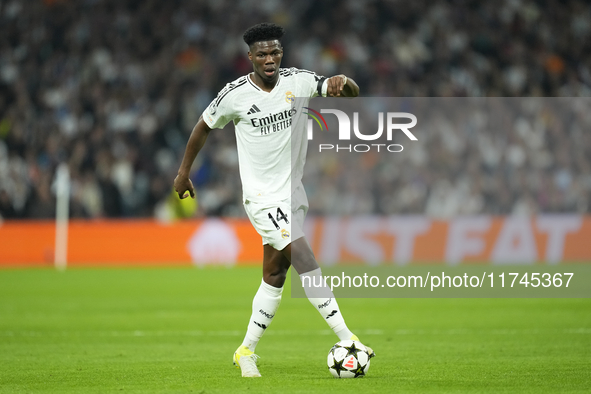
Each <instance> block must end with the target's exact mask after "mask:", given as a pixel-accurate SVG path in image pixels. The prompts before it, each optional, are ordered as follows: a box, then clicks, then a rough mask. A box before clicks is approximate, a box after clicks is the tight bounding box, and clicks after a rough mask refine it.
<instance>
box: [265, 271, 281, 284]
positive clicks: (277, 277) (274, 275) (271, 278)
mask: <svg viewBox="0 0 591 394" xmlns="http://www.w3.org/2000/svg"><path fill="white" fill-rule="evenodd" d="M286 277H287V271H285V270H279V271H275V272H269V273H265V274H264V275H263V279H264V281H265V283H267V284H269V285H271V286H273V287H283V284H284V283H285V278H286Z"/></svg>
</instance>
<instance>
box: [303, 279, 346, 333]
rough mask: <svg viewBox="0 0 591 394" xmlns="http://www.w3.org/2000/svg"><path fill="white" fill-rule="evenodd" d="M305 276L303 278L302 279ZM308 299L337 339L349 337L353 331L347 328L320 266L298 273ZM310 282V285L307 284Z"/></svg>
mask: <svg viewBox="0 0 591 394" xmlns="http://www.w3.org/2000/svg"><path fill="white" fill-rule="evenodd" d="M304 278H305V279H304ZM300 279H301V280H302V283H303V284H304V291H305V292H306V296H307V297H308V300H310V302H311V303H312V305H314V307H315V308H316V310H317V311H318V312H320V315H322V317H323V318H324V320H325V321H326V323H328V325H329V326H330V328H332V330H333V331H334V333H335V334H336V335H337V336H338V337H339V340H341V341H342V340H344V339H351V336H353V333H352V332H351V331H350V330H349V329H348V328H347V324H345V319H344V318H343V315H342V314H341V310H340V309H339V304H338V303H337V300H336V298H334V294H333V292H332V290H331V289H330V287H328V286H325V284H324V278H323V277H322V271H321V270H320V268H316V269H315V270H313V271H310V272H306V273H304V274H301V275H300ZM308 284H310V285H308Z"/></svg>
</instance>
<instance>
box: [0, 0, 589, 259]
mask: <svg viewBox="0 0 591 394" xmlns="http://www.w3.org/2000/svg"><path fill="white" fill-rule="evenodd" d="M0 4H1V9H0V23H1V24H2V31H3V32H4V34H2V37H1V38H0V51H1V53H2V57H1V61H0V92H1V94H0V117H1V120H0V215H1V216H2V218H3V220H4V221H5V225H4V226H3V227H0V231H4V233H3V234H4V236H3V237H2V238H3V239H4V240H5V242H6V245H13V246H14V245H18V242H17V243H16V244H15V243H14V241H16V240H18V239H19V237H20V235H19V234H20V232H19V231H21V230H20V229H19V228H20V227H19V228H16V229H11V228H10V227H8V226H7V225H8V224H11V223H13V222H12V220H14V219H17V220H18V219H51V218H54V217H55V184H54V182H55V173H56V167H57V165H58V164H59V163H61V162H65V163H67V164H68V167H69V169H70V174H71V178H72V189H71V196H70V215H71V218H73V219H95V220H96V219H100V220H101V221H104V219H112V218H117V219H121V218H123V219H133V218H144V219H146V218H156V220H157V221H158V222H159V223H162V222H168V223H170V222H171V221H174V220H176V219H178V218H179V217H181V218H182V217H193V218H201V219H204V218H212V217H214V218H216V217H223V218H245V213H244V210H243V208H242V203H241V193H240V192H238V185H239V184H240V180H239V175H238V171H237V155H236V149H235V137H234V135H233V131H232V128H231V126H228V127H227V128H226V129H225V130H224V131H216V132H214V133H212V134H211V136H210V138H209V139H208V142H207V147H206V149H204V151H203V152H202V153H201V155H200V156H199V158H198V160H197V162H196V166H195V168H196V170H195V171H194V172H193V174H192V179H193V182H194V184H195V186H196V188H197V193H198V201H199V206H198V211H197V212H194V210H193V207H188V209H182V208H181V207H179V206H178V205H177V204H178V202H177V201H175V199H174V196H173V195H172V194H171V182H172V179H173V178H174V176H175V175H176V170H177V168H178V163H179V162H180V159H181V157H182V153H183V150H184V146H185V143H186V140H187V138H188V135H189V133H190V130H191V129H192V127H193V125H194V124H195V122H196V120H197V118H198V117H199V115H200V113H201V111H202V110H203V108H205V106H206V105H207V104H208V103H209V102H210V100H211V99H212V98H213V97H214V96H215V94H216V93H217V91H218V90H219V89H221V88H222V87H223V85H224V84H225V83H226V82H228V81H231V80H233V79H235V78H237V77H238V76H240V75H243V74H244V73H247V72H248V71H249V70H250V65H249V63H248V60H247V58H246V57H245V52H246V47H245V45H244V43H243V42H242V40H241V34H242V32H243V31H244V29H245V28H246V27H248V26H249V25H250V24H251V22H253V21H259V20H270V21H274V22H277V23H280V24H282V25H284V26H285V27H286V29H287V35H286V37H285V40H284V46H285V57H284V60H283V65H284V66H297V67H301V68H306V69H311V70H315V71H317V72H318V73H320V74H324V75H332V74H334V73H337V72H344V73H346V74H349V75H351V76H353V77H354V78H355V79H356V81H357V82H358V83H359V85H360V86H361V87H362V93H363V95H364V96H408V97H417V96H419V97H420V96H435V97H447V96H511V97H518V96H556V97H560V96H589V95H590V92H591V90H590V85H591V73H590V69H589V68H590V64H591V55H590V53H591V51H590V50H589V49H590V48H589V45H591V44H590V40H589V36H590V35H591V22H590V16H589V15H590V12H591V11H590V7H589V5H588V4H586V3H585V2H582V1H569V2H566V3H565V2H559V1H542V2H535V1H529V2H527V1H523V2H519V1H517V2H514V1H504V2H501V3H499V4H495V5H493V4H482V3H481V2H471V1H467V2H453V1H451V2H450V1H437V2H422V1H419V2H413V3H412V4H409V5H406V6H404V7H401V6H400V3H398V2H395V1H392V2H388V1H364V2H352V1H350V2H331V1H327V2H321V3H318V2H311V1H302V2H297V4H288V3H285V2H280V1H273V0H269V1H265V2H263V3H261V4H259V3H257V2H252V1H244V2H240V4H239V5H236V6H235V7H236V8H233V7H234V6H233V5H232V4H231V2H224V1H220V2H192V3H191V4H186V3H185V2H180V1H170V2H166V3H164V2H159V1H109V0H105V1H95V0H86V1H79V2H73V1H49V0H48V1H34V2H30V3H26V4H25V3H24V2H22V1H3V2H2V3H0ZM230 9H234V10H235V12H228V10H230ZM513 127H517V125H513ZM513 131H514V130H511V129H509V130H505V132H504V133H502V134H496V135H495V134H493V133H491V132H490V131H488V132H487V131H486V130H483V131H482V132H481V135H482V139H486V142H485V143H482V141H481V142H478V141H474V139H470V138H468V137H467V135H466V134H463V133H465V132H464V131H462V130H455V135H452V137H454V138H452V139H451V141H452V142H451V143H449V141H450V139H449V138H444V137H445V136H444V135H443V133H442V135H441V136H435V137H434V138H430V139H429V142H428V143H426V144H425V146H424V158H423V160H422V161H420V162H418V163H412V162H411V163H410V166H407V167H405V171H404V172H399V173H396V172H395V171H392V174H390V176H389V177H388V178H387V179H385V178H384V177H383V176H382V175H381V174H382V173H383V171H380V168H378V166H377V163H373V164H372V163H371V162H369V161H368V162H369V163H368V164H367V165H366V167H365V168H364V170H365V172H364V176H363V180H364V185H363V187H364V189H365V190H366V193H367V195H361V196H359V195H351V196H348V195H347V192H346V191H345V194H343V198H340V199H339V201H342V204H336V205H334V204H333V205H332V206H333V210H332V211H329V210H328V208H327V207H326V205H327V204H326V202H325V201H323V200H322V193H319V196H318V197H317V198H316V197H315V195H311V201H310V203H311V207H312V208H311V214H312V215H323V214H331V215H347V216H355V215H381V216H384V215H401V214H404V215H406V214H418V215H426V216H427V217H429V218H433V219H441V220H449V219H451V218H454V217H457V216H460V215H521V216H528V215H537V214H556V213H561V214H565V213H566V214H575V215H585V214H587V213H588V212H589V210H590V209H591V205H590V196H591V164H590V163H591V161H590V158H589V155H590V154H591V153H590V152H591V134H589V133H587V132H584V130H580V129H564V128H562V127H560V125H552V124H546V125H544V126H543V127H542V130H541V131H540V132H539V133H538V135H537V136H536V137H537V139H538V140H540V139H541V141H538V143H536V144H531V143H529V142H530V141H528V138H526V136H523V135H522V134H521V136H520V134H519V133H518V132H513ZM487 133H488V135H487ZM452 134H453V133H452ZM445 139H446V140H447V141H445ZM454 141H455V142H454ZM372 165H373V166H375V168H374V167H372ZM317 172H318V173H320V174H321V176H319V177H318V176H317V177H316V178H315V179H313V181H314V182H315V183H316V184H325V185H326V184H335V183H336V181H335V174H338V173H339V171H338V168H332V167H331V168H321V169H319V171H317ZM327 195H328V194H327V193H324V196H325V197H326V196H327ZM325 200H326V198H325ZM335 207H336V208H335ZM118 223H119V222H118V221H117V223H115V224H114V226H115V227H116V226H118ZM202 223H203V222H202V221H197V222H196V228H197V227H198V226H200V225H201V224H202ZM216 223H217V222H215V223H213V224H212V227H213V228H214V229H218V228H219V227H220V226H219V225H217V224H216ZM27 224H28V225H29V226H32V225H33V224H32V223H31V222H30V221H28V222H27ZM17 225H18V226H22V224H21V223H20V222H19V223H17ZM82 225H83V224H82ZM103 225H104V224H103ZM152 225H153V226H154V227H155V228H160V227H158V226H159V224H157V223H153V224H152ZM40 229H41V227H35V231H41V230H40ZM8 230H10V231H9V232H7V231H8ZM26 231H33V230H30V229H29V230H26ZM172 231H175V230H172ZM108 233H109V232H108V231H107V232H105V233H103V234H104V235H105V236H106V235H107V234H108ZM585 234H587V232H586V231H583V233H582V234H579V236H581V237H585ZM153 236H156V235H155V233H154V234H153ZM179 236H184V237H185V240H188V239H189V238H190V237H188V236H186V235H179ZM44 237H45V238H48V239H50V238H51V237H52V234H50V233H45V236H44ZM105 238H108V237H105ZM213 238H216V237H213ZM21 239H22V238H21ZM241 242H242V243H243V244H250V243H251V242H252V241H251V240H250V239H248V240H246V239H243V240H242V241H241ZM491 242H492V241H491ZM20 245H21V249H22V250H25V251H26V250H29V252H30V253H29V255H28V256H26V257H24V256H23V255H22V254H21V251H18V252H17V251H16V250H17V249H16V247H13V248H12V250H13V251H15V253H13V254H12V255H11V256H8V254H4V253H3V255H4V256H5V258H4V259H0V260H3V262H4V263H8V262H10V261H13V260H14V259H15V256H14V254H16V255H21V258H20V262H23V260H26V262H28V263H37V264H39V263H46V262H47V261H48V260H49V261H51V255H52V253H53V252H52V248H53V246H52V245H51V242H48V243H46V244H43V245H41V246H39V247H38V248H37V250H36V251H34V252H33V249H34V248H32V247H31V245H29V244H26V243H22V242H21V244H20ZM36 245H40V243H37V244H36ZM76 245H77V244H76V243H71V244H70V247H71V248H74V249H75V248H78V249H79V250H83V249H84V248H86V247H87V246H86V245H83V246H76ZM107 245H108V244H105V246H107ZM187 248H188V247H185V248H183V253H184V254H183V256H184V257H183V258H182V260H188V258H187V257H188V256H189V254H190V253H189V251H188V249H187ZM104 249H111V250H114V251H115V252H114V253H113V256H112V258H111V260H112V259H113V258H115V260H116V255H117V254H119V255H120V251H121V249H117V248H114V247H111V248H108V247H106V248H104ZM172 249H173V248H171V255H170V256H171V257H170V258H169V260H175V261H176V260H178V258H179V255H178V251H177V252H174V251H173V250H172ZM31 253H34V254H31ZM73 253H74V255H78V253H77V252H76V251H75V250H74V251H73ZM212 253H213V252H212ZM220 253H221V252H220ZM210 254H211V253H210ZM225 256H226V255H224V254H222V255H221V256H218V257H215V253H214V256H209V257H207V258H206V260H207V259H209V260H223V258H224V257H225ZM570 256H571V257H570V259H571V260H573V259H574V260H583V259H587V258H588V256H587V255H586V254H585V253H583V254H581V253H579V254H575V255H570ZM201 257H203V258H205V257H204V256H201ZM255 257H256V255H255ZM479 258H480V259H486V256H485V255H482V256H480V257H479ZM17 260H18V259H17ZM74 260H75V259H74ZM93 260H94V261H95V262H100V261H101V260H102V261H104V260H105V258H104V256H98V257H96V258H94V259H92V256H90V257H87V258H86V261H93ZM165 260H166V258H165V256H164V260H160V261H165ZM238 260H245V259H244V258H243V257H240V258H238ZM246 260H253V259H252V256H250V255H249V258H248V259H246ZM254 260H258V258H255V259H254ZM125 261H126V260H124V259H119V261H118V262H125ZM74 263H75V261H74Z"/></svg>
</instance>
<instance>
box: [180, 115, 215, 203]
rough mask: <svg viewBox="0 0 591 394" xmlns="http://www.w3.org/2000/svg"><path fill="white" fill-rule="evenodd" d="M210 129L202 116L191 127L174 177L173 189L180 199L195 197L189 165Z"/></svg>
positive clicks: (191, 163) (201, 146)
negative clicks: (181, 159)
mask: <svg viewBox="0 0 591 394" xmlns="http://www.w3.org/2000/svg"><path fill="white" fill-rule="evenodd" d="M210 131H211V129H210V128H209V126H208V125H207V123H205V122H204V121H203V117H199V121H198V122H197V124H196V125H195V127H193V131H191V136H190V137H189V141H188V142H187V147H186V148H185V155H184V156H183V161H182V162H181V166H180V168H179V172H178V175H177V176H176V178H174V190H175V191H176V192H177V193H178V194H179V197H180V198H181V199H183V198H187V197H189V195H190V196H191V198H195V188H194V187H193V182H191V179H189V175H190V173H191V166H192V165H193V162H194V161H195V158H196V157H197V154H198V153H199V151H200V150H201V148H203V145H204V144H205V140H207V136H208V135H209V132H210Z"/></svg>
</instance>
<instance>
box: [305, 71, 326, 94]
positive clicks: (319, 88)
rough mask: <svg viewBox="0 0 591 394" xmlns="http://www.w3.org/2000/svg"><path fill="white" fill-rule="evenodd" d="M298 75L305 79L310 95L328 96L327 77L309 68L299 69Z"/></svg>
mask: <svg viewBox="0 0 591 394" xmlns="http://www.w3.org/2000/svg"><path fill="white" fill-rule="evenodd" d="M298 75H299V76H300V77H301V78H302V79H303V80H304V83H305V86H306V88H305V89H306V91H307V94H308V97H318V96H322V97H326V89H327V85H326V77H324V76H322V75H318V74H316V73H315V72H313V71H307V70H298Z"/></svg>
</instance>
